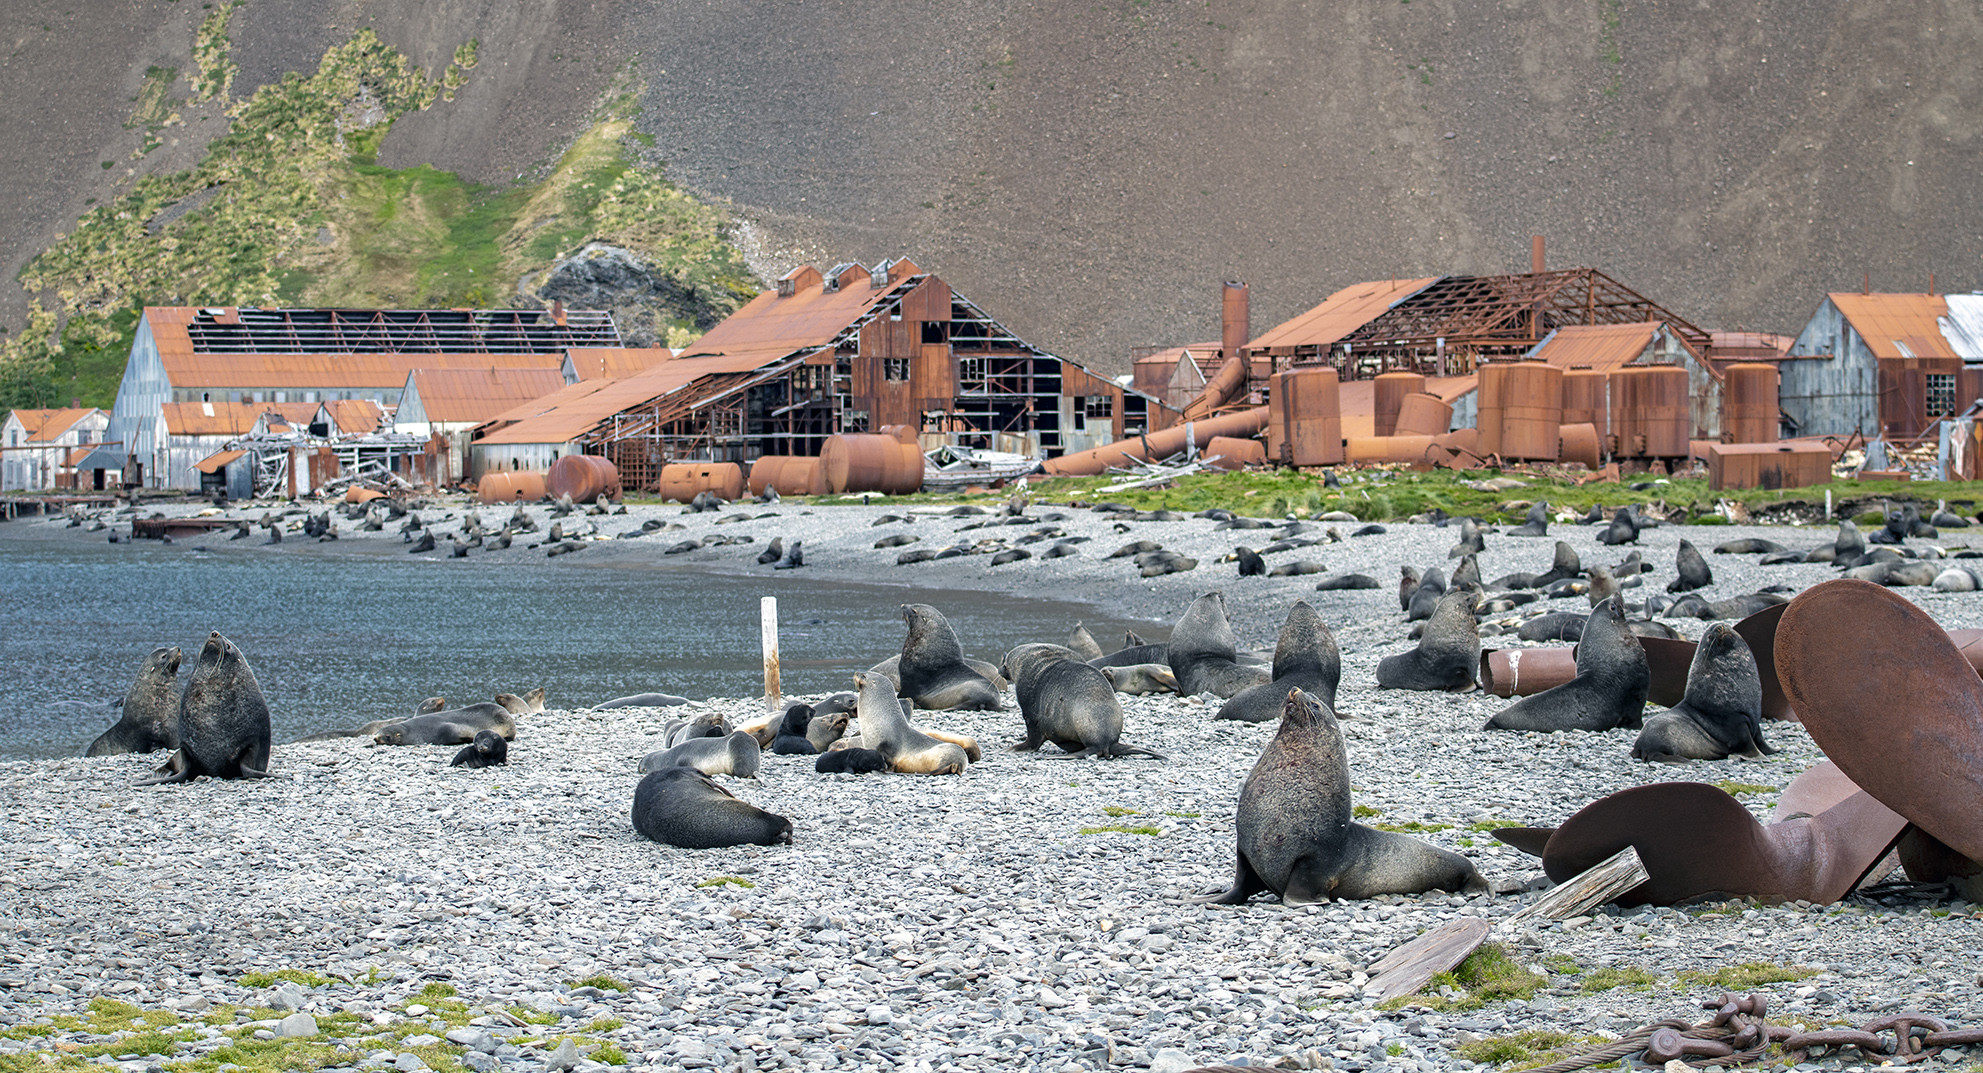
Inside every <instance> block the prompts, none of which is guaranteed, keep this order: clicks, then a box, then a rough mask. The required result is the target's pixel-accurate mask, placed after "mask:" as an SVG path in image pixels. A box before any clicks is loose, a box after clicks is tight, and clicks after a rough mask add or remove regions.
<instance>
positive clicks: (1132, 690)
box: [1089, 663, 1177, 697]
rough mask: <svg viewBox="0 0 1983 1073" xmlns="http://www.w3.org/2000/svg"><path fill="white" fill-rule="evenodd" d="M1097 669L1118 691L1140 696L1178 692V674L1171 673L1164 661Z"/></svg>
mask: <svg viewBox="0 0 1983 1073" xmlns="http://www.w3.org/2000/svg"><path fill="white" fill-rule="evenodd" d="M1089 666H1094V664H1089ZM1096 669H1097V670H1100V671H1101V672H1102V675H1103V676H1104V677H1106V678H1107V679H1108V680H1109V684H1111V685H1113V686H1115V691H1116V692H1117V693H1127V694H1129V695H1130V696H1135V697H1140V696H1144V695H1146V694H1150V693H1175V692H1177V676H1176V675H1174V674H1172V673H1171V669H1170V667H1169V666H1167V665H1165V664H1162V663H1131V664H1129V665H1127V666H1122V667H1114V666H1110V667H1098V668H1096Z"/></svg>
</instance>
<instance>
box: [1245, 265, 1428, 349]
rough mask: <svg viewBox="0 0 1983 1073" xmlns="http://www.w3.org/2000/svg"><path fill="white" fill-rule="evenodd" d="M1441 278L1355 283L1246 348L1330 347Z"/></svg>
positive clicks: (1272, 330)
mask: <svg viewBox="0 0 1983 1073" xmlns="http://www.w3.org/2000/svg"><path fill="white" fill-rule="evenodd" d="M1440 278H1441V277H1439V276H1428V277H1426V278H1424V279H1392V280H1373V281H1371V282H1369V283H1353V284H1351V285H1350V286H1347V287H1344V288H1343V289H1342V290H1340V291H1337V292H1336V293H1334V294H1332V295H1330V296H1329V297H1328V298H1326V299H1324V300H1323V302H1322V304H1321V305H1318V306H1316V307H1315V308H1314V309H1311V310H1309V311H1308V312H1306V313H1303V314H1301V315H1300V316H1297V317H1295V318H1293V319H1291V320H1287V321H1283V322H1281V323H1280V324H1277V325H1275V326H1274V327H1273V328H1270V329H1268V331H1267V333H1266V334H1264V335H1262V336H1260V337H1259V338H1257V339H1255V340H1253V341H1252V342H1250V343H1248V344H1246V348H1247V349H1248V350H1268V349H1289V350H1291V349H1293V348H1295V347H1303V346H1315V347H1327V346H1330V345H1331V344H1334V343H1336V342H1337V341H1339V340H1341V339H1342V338H1343V337H1345V336H1347V335H1349V334H1350V333H1351V332H1354V331H1356V330H1357V329H1358V328H1361V327H1363V326H1364V325H1366V324H1368V323H1370V322H1371V321H1373V320H1376V319H1377V318H1378V317H1380V316H1382V315H1383V314H1384V312H1385V311H1386V310H1389V309H1390V308H1391V307H1392V306H1395V305H1397V304H1398V303H1399V302H1402V301H1404V300H1405V299H1407V298H1410V297H1411V296H1412V295H1414V294H1417V293H1418V292H1420V291H1422V290H1424V289H1425V288H1427V287H1429V286H1431V285H1432V284H1434V283H1437V282H1439V280H1440Z"/></svg>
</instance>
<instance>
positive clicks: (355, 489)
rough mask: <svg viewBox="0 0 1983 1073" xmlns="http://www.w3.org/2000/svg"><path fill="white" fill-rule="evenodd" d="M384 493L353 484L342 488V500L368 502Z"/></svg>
mask: <svg viewBox="0 0 1983 1073" xmlns="http://www.w3.org/2000/svg"><path fill="white" fill-rule="evenodd" d="M478 489H479V486H478ZM384 495H385V493H384V492H381V491H379V490H378V489H376V488H362V487H360V486H358V485H355V484H354V485H351V486H350V487H348V488H346V489H345V490H344V501H345V502H346V503H370V502H371V501H372V500H374V499H379V498H381V497H383V496H384ZM485 502H486V500H485Z"/></svg>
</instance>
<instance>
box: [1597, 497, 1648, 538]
mask: <svg viewBox="0 0 1983 1073" xmlns="http://www.w3.org/2000/svg"><path fill="white" fill-rule="evenodd" d="M1597 542H1598V543H1600V544H1636V543H1638V542H1639V519H1638V516H1637V515H1635V514H1633V513H1632V508H1631V507H1629V506H1626V507H1619V508H1618V509H1617V510H1615V511H1612V512H1611V524H1610V525H1609V526H1606V527H1605V530H1604V532H1602V533H1599V534H1598V535H1597Z"/></svg>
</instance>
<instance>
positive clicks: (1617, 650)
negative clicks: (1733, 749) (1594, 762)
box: [1482, 596, 1760, 730]
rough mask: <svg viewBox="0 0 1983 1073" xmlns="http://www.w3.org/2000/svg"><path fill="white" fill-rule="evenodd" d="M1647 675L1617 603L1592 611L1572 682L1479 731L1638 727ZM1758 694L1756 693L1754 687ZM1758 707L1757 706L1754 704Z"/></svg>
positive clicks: (1518, 703) (1508, 710)
mask: <svg viewBox="0 0 1983 1073" xmlns="http://www.w3.org/2000/svg"><path fill="white" fill-rule="evenodd" d="M1651 688H1652V670H1651V668H1650V666H1649V665H1648V664H1647V662H1646V650H1645V648H1644V647H1643V646H1642V645H1640V644H1639V638H1638V637H1637V635H1635V634H1633V633H1632V631H1631V630H1629V629H1627V628H1626V627H1625V608H1624V604H1623V603H1622V602H1621V601H1620V600H1619V598H1618V597H1615V596H1614V597H1612V598H1611V599H1609V600H1606V601H1604V602H1603V603H1601V604H1599V605H1597V606H1596V607H1594V608H1592V609H1591V613H1590V617H1589V618H1588V619H1586V620H1585V622H1584V633H1583V637H1582V639H1581V640H1579V641H1578V642H1577V676H1576V677H1575V678H1572V679H1571V680H1570V681H1568V682H1565V683H1563V684H1562V685H1560V686H1556V687H1554V688H1551V689H1545V690H1543V691H1542V692H1540V693H1537V694H1535V695H1533V696H1528V697H1523V698H1522V699H1521V700H1518V701H1516V702H1515V703H1514V704H1511V705H1509V706H1508V707H1507V708H1504V709H1502V710H1501V711H1500V712H1499V713H1497V714H1496V715H1495V716H1494V717H1493V718H1490V719H1489V720H1488V721H1487V725H1486V726H1485V727H1483V728H1482V729H1484V730H1610V729H1612V728H1613V727H1621V726H1622V727H1632V728H1636V727H1638V726H1639V725H1640V723H1641V722H1643V720H1644V718H1645V710H1646V693H1647V692H1648V691H1649V690H1650V689H1651ZM1758 688H1760V687H1758ZM1759 703H1760V702H1759Z"/></svg>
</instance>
